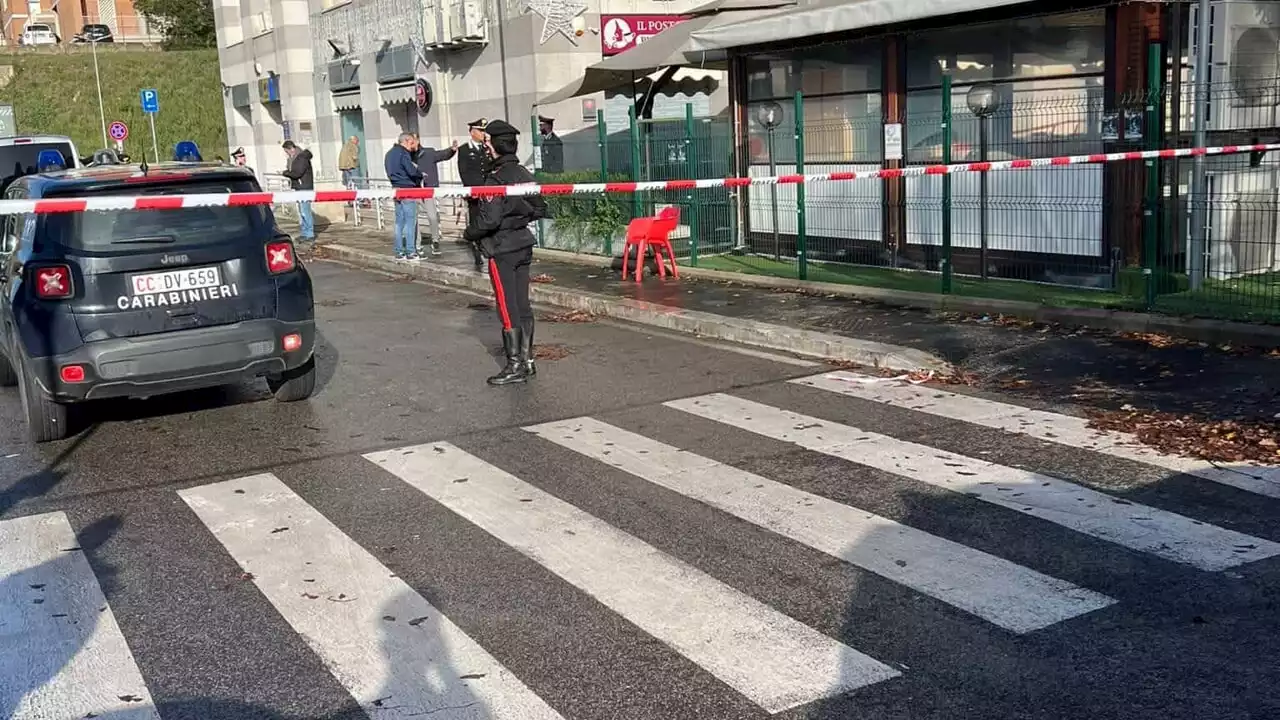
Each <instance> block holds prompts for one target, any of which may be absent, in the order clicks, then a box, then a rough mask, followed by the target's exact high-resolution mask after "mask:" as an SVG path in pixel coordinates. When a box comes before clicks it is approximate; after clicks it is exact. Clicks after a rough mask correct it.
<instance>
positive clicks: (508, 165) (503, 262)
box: [465, 120, 547, 385]
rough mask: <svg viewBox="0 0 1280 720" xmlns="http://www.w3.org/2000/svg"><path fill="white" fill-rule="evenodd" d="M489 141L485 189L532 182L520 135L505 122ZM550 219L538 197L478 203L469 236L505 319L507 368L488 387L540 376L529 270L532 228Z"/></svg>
mask: <svg viewBox="0 0 1280 720" xmlns="http://www.w3.org/2000/svg"><path fill="white" fill-rule="evenodd" d="M485 134H486V135H487V136H488V147H489V154H490V156H491V157H492V161H491V162H490V164H489V174H488V176H487V177H486V178H485V184H486V185H508V186H509V185H520V184H525V183H532V182H533V175H532V174H530V173H529V171H528V170H526V169H525V168H524V167H523V166H522V165H521V164H520V161H519V159H517V158H516V152H517V150H518V149H519V146H518V142H517V140H516V137H517V136H518V135H519V134H520V131H519V130H516V129H515V128H514V127H512V126H511V124H510V123H507V122H506V121H503V120H494V121H493V122H491V123H489V124H488V125H487V126H485ZM545 217H547V203H546V201H545V200H544V199H543V198H542V197H541V196H539V195H500V196H497V197H492V198H485V199H483V200H481V201H480V210H479V212H478V213H477V214H476V218H475V222H473V223H471V224H469V225H468V226H467V230H466V234H465V237H466V239H467V240H470V241H472V242H475V243H478V244H479V246H480V248H481V251H482V252H483V253H484V254H485V256H486V257H488V258H489V279H490V281H491V282H492V283H493V295H494V299H495V301H496V303H497V306H498V318H499V319H500V320H502V349H503V350H504V351H505V352H506V356H507V364H506V366H505V367H503V368H502V370H501V371H500V372H499V373H498V374H497V375H494V376H493V377H491V378H489V380H488V383H489V384H490V385H509V384H511V383H522V382H525V381H526V380H528V379H529V378H530V377H532V376H533V375H534V374H536V373H537V368H535V367H534V364H533V307H532V306H531V305H530V304H529V265H531V264H532V263H533V246H534V245H535V244H536V241H535V240H534V237H533V233H532V232H530V231H529V223H531V222H534V221H535V220H539V219H541V218H545Z"/></svg>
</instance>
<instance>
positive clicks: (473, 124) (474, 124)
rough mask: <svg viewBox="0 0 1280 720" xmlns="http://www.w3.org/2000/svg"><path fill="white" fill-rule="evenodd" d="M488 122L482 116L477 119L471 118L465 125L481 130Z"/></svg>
mask: <svg viewBox="0 0 1280 720" xmlns="http://www.w3.org/2000/svg"><path fill="white" fill-rule="evenodd" d="M488 124H489V121H488V120H485V119H484V118H480V119H479V120H472V121H471V122H469V123H467V127H469V128H477V129H480V130H483V129H484V126H485V125H488Z"/></svg>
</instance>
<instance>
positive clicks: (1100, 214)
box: [534, 65, 1280, 322]
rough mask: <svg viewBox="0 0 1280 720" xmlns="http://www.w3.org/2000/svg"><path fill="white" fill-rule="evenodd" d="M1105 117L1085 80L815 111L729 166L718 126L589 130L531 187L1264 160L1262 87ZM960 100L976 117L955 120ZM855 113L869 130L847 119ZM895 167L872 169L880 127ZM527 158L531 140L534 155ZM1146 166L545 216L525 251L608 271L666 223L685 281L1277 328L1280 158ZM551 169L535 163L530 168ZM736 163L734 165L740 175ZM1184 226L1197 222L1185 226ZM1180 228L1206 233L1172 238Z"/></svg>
mask: <svg viewBox="0 0 1280 720" xmlns="http://www.w3.org/2000/svg"><path fill="white" fill-rule="evenodd" d="M1155 67H1156V69H1157V72H1155V73H1153V76H1154V77H1153V82H1152V83H1151V86H1150V87H1149V88H1148V89H1147V90H1145V91H1141V92H1134V93H1130V94H1128V95H1122V96H1120V97H1117V98H1114V99H1111V100H1107V99H1106V98H1105V97H1104V94H1103V92H1102V80H1101V78H1100V77H1093V76H1082V77H1079V78H1072V79H1070V80H1062V81H1039V80H1037V81H1035V82H1033V83H1017V82H1009V83H1004V84H1000V83H996V84H992V85H991V86H989V87H987V88H979V90H978V91H975V92H974V93H973V94H971V93H970V91H971V90H973V87H974V86H972V85H970V86H956V87H949V86H944V87H943V88H941V89H939V88H934V89H928V90H913V91H911V92H909V93H908V96H907V102H906V104H905V114H904V115H905V116H904V117H902V118H900V122H897V123H888V122H887V118H885V117H883V116H881V115H880V112H879V105H878V104H877V103H870V102H854V101H852V100H850V101H841V102H837V101H833V100H832V99H830V98H825V97H824V98H813V99H809V98H805V97H804V96H802V95H796V96H795V97H793V98H788V99H783V100H775V101H776V102H778V103H779V104H780V105H783V106H784V109H785V111H786V112H784V113H783V119H784V121H783V122H782V123H781V124H779V125H777V126H775V127H774V128H772V131H770V130H769V129H767V128H764V127H762V126H760V125H758V124H757V123H756V122H755V120H754V118H755V117H756V116H757V113H755V112H753V110H755V107H754V106H751V107H749V108H748V113H747V115H748V117H749V118H753V120H752V121H751V122H750V123H749V128H748V131H747V133H746V137H745V138H743V141H742V142H741V144H736V143H735V141H734V140H733V136H732V133H731V130H730V128H729V126H728V124H727V123H726V122H725V121H722V120H709V119H695V118H692V117H687V118H686V119H685V120H684V121H683V122H682V121H680V120H678V119H677V120H669V121H651V122H636V121H635V120H631V121H629V123H628V125H627V126H625V127H622V128H615V127H613V126H606V125H605V123H604V118H603V116H601V117H600V118H598V125H597V127H595V128H589V129H587V130H584V131H579V132H576V133H572V134H569V135H567V136H565V137H562V138H560V140H561V142H560V144H559V145H558V146H557V147H555V148H552V149H551V152H550V154H549V155H548V154H546V153H543V152H542V149H541V148H535V152H537V153H540V157H541V159H542V163H541V164H542V165H543V167H544V168H546V167H547V166H548V164H550V165H551V169H554V170H557V171H558V172H545V171H539V172H538V173H537V174H538V178H539V180H540V181H543V182H601V181H604V180H659V179H671V178H707V177H725V176H733V175H738V174H741V173H744V172H745V174H748V175H751V176H765V175H782V174H789V173H797V172H809V173H826V172H840V171H851V170H866V169H874V168H878V167H886V166H887V167H908V166H918V165H925V164H933V163H942V162H965V161H981V160H991V161H996V160H1009V159H1021V158H1037V157H1049V156H1056V155H1067V154H1088V153H1102V152H1119V151H1128V150H1146V149H1153V148H1167V147H1191V146H1192V142H1193V134H1192V132H1191V128H1192V126H1193V123H1192V117H1193V115H1194V112H1195V111H1196V108H1197V107H1198V104H1197V99H1198V98H1199V99H1202V101H1203V102H1204V103H1205V104H1206V105H1207V107H1208V108H1209V111H1208V114H1207V117H1209V132H1208V139H1207V144H1208V145H1211V146H1216V145H1232V144H1253V143H1258V142H1275V141H1276V140H1277V139H1280V78H1259V77H1250V78H1248V79H1237V80H1236V81H1234V82H1232V83H1219V84H1213V85H1210V86H1207V87H1205V88H1204V89H1203V93H1200V94H1198V93H1197V92H1196V89H1195V88H1194V87H1193V86H1190V85H1189V84H1188V83H1186V82H1185V80H1182V81H1180V82H1179V83H1172V82H1171V81H1170V82H1169V83H1166V79H1168V78H1170V77H1171V73H1169V72H1166V73H1165V74H1164V75H1163V76H1162V75H1161V74H1160V73H1159V72H1158V68H1159V66H1158V65H1156V66H1155ZM975 100H986V101H988V104H986V105H981V104H979V105H977V106H976V112H975V111H974V110H971V109H970V107H973V106H974V102H973V101H975ZM860 109H865V110H871V111H874V112H867V113H865V114H862V115H859V114H858V113H859V112H860ZM890 124H893V125H897V128H896V129H895V132H893V133H890V136H891V137H895V136H896V137H897V138H900V139H901V140H900V145H899V144H898V143H895V146H894V147H890V148H886V147H884V138H885V137H886V134H885V130H886V125H890ZM534 138H535V142H536V141H537V135H536V134H534ZM1273 155H1275V153H1272V154H1269V155H1267V156H1259V155H1258V154H1249V153H1244V154H1235V155H1223V156H1219V157H1213V158H1206V159H1205V160H1204V162H1203V168H1204V175H1205V183H1204V188H1205V190H1204V191H1203V192H1201V193H1198V194H1195V195H1193V194H1192V188H1193V187H1196V184H1195V183H1193V182H1192V180H1193V177H1194V173H1195V168H1196V163H1195V161H1193V160H1190V159H1173V158H1171V159H1160V160H1153V161H1149V162H1134V161H1131V162H1120V163H1114V164H1109V165H1082V166H1068V167H1049V168H1038V169H1030V170H1022V171H1018V172H1004V173H965V174H959V175H954V176H941V175H929V176H924V177H907V178H890V179H878V180H867V181H854V182H834V183H821V184H814V185H810V186H796V185H786V186H753V187H747V188H742V189H740V190H737V191H729V190H726V189H724V188H707V189H698V190H687V191H686V190H682V191H678V192H666V193H653V194H645V195H636V196H625V195H599V196H559V197H549V198H548V203H549V205H550V207H551V209H552V215H553V219H552V220H551V221H550V222H548V223H546V224H545V226H544V228H543V231H542V232H541V233H540V242H541V244H542V245H543V246H544V247H552V248H558V249H563V250H571V251H576V252H583V253H596V254H599V253H604V254H615V253H617V252H618V251H620V250H621V239H622V233H623V231H624V228H625V227H626V224H627V223H628V222H629V221H630V219H631V218H633V217H637V216H640V215H651V214H654V213H655V211H656V209H657V208H658V207H661V206H663V205H668V204H674V205H677V206H679V207H680V208H681V211H682V212H681V221H682V224H683V225H685V226H686V228H687V229H686V230H685V231H684V234H683V236H682V237H678V238H675V239H676V242H675V246H676V248H677V253H678V254H679V255H681V256H683V258H684V259H683V262H685V263H688V264H692V265H698V266H701V267H707V268H713V269H722V270H733V271H738V272H747V273H753V274H767V275H777V276H785V277H793V278H799V279H807V280H820V281H828V282H841V283H850V284H860V285H872V286H877V287H886V288H896V289H901V290H910V291H917V292H928V293H944V294H960V295H969V296H976V297H990V298H1001V299H1011V300H1025V301H1029V302H1035V303H1040V304H1047V305H1053V306H1084V307H1099V308H1114V309H1126V310H1136V311H1158V312H1164V313H1170V314H1177V315H1194V316H1206V317H1219V318H1230V319H1241V320H1252V321H1265V322H1280V207H1278V206H1280V158H1278V157H1273ZM548 159H550V161H551V162H550V163H548ZM739 163H740V164H739ZM1195 210H1199V211H1200V212H1193V211H1195ZM1193 217H1203V218H1205V220H1204V225H1203V226H1202V227H1200V228H1193V227H1191V221H1192V218H1193Z"/></svg>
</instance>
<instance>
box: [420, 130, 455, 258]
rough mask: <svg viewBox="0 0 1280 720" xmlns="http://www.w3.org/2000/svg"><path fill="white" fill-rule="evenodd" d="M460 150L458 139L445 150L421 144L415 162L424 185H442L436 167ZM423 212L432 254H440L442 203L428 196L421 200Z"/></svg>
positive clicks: (431, 186) (430, 186)
mask: <svg viewBox="0 0 1280 720" xmlns="http://www.w3.org/2000/svg"><path fill="white" fill-rule="evenodd" d="M456 152H458V141H457V140H454V141H453V146H452V147H449V148H446V149H444V150H436V149H435V148H433V147H421V146H419V147H418V149H417V151H415V152H414V154H413V159H414V162H415V163H416V164H417V166H418V170H419V172H421V173H422V187H424V188H434V187H440V170H439V169H438V168H437V167H436V166H437V165H439V164H440V163H442V162H445V161H447V160H450V159H451V158H453V154H454V153H456ZM421 207H422V212H421V213H420V214H419V216H420V217H425V218H426V220H427V228H428V229H429V231H430V233H431V254H432V255H439V254H440V205H439V204H438V203H437V202H436V199H435V198H426V199H424V200H423V201H422V202H421Z"/></svg>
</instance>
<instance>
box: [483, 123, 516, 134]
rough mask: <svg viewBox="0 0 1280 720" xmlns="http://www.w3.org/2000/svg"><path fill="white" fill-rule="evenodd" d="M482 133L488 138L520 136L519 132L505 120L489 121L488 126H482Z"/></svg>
mask: <svg viewBox="0 0 1280 720" xmlns="http://www.w3.org/2000/svg"><path fill="white" fill-rule="evenodd" d="M484 131H485V132H486V133H488V134H489V137H514V136H516V135H519V134H520V131H519V130H517V129H516V128H515V126H513V125H512V124H511V123H509V122H507V121H506V120H490V121H489V124H488V125H485V126H484Z"/></svg>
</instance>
